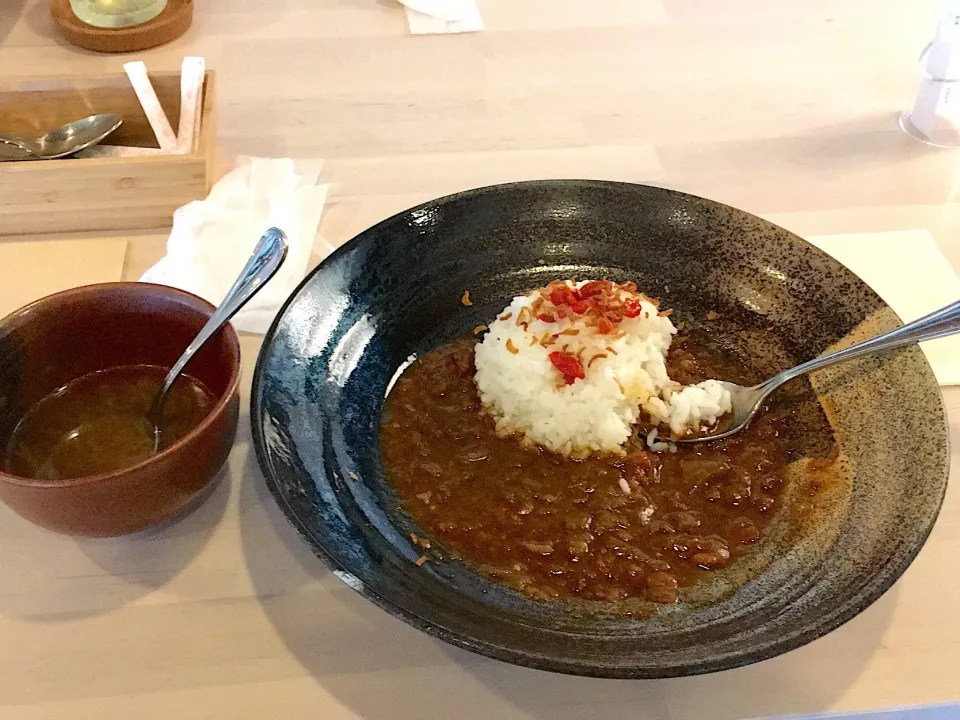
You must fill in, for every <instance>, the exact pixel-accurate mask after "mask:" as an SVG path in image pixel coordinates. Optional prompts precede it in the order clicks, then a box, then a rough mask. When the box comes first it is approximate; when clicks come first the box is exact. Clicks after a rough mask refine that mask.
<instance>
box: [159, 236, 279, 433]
mask: <svg viewBox="0 0 960 720" xmlns="http://www.w3.org/2000/svg"><path fill="white" fill-rule="evenodd" d="M286 257H287V236H286V235H285V234H284V232H283V230H280V229H279V228H275V227H273V228H270V229H269V230H267V231H266V232H265V233H264V234H263V235H262V236H261V237H260V240H259V242H257V245H256V247H255V248H254V249H253V252H252V253H251V255H250V259H249V260H247V264H246V265H244V267H243V270H241V271H240V275H239V276H238V277H237V280H236V282H234V284H233V287H231V288H230V290H229V291H228V292H227V294H226V296H225V297H224V298H223V301H222V302H221V303H220V304H219V305H218V306H217V310H216V312H214V314H213V315H211V316H210V319H209V320H208V321H207V323H206V325H204V326H203V328H201V330H200V332H199V333H197V336H196V337H195V338H194V339H193V340H192V341H191V342H190V344H189V345H187V347H186V349H185V350H184V351H183V354H182V355H180V357H179V358H178V359H177V361H176V362H175V363H174V364H173V367H171V368H170V371H169V372H168V373H167V375H166V377H165V378H164V379H163V383H161V385H160V389H159V390H157V394H156V395H154V397H153V402H152V403H151V404H150V411H149V412H148V413H147V418H146V420H147V422H148V423H149V424H150V432H151V433H152V435H153V451H154V452H156V451H157V450H158V449H159V448H160V445H161V441H162V437H161V436H162V431H161V427H162V420H163V406H164V403H165V402H166V400H167V396H168V395H169V393H170V388H172V387H173V384H174V383H175V382H176V380H177V378H178V377H179V376H180V373H182V372H183V370H184V368H185V367H186V366H187V363H189V362H190V360H191V359H192V358H193V356H194V355H196V353H197V351H198V350H199V349H200V348H201V347H203V345H204V344H205V343H206V342H207V341H208V340H209V339H210V338H212V337H213V336H214V335H216V334H217V331H219V330H220V328H222V327H223V326H224V325H226V324H227V323H228V322H229V321H230V318H232V317H233V316H234V315H236V314H237V312H238V311H239V310H240V308H242V307H243V306H244V305H246V303H247V301H249V300H250V298H252V297H253V296H254V295H256V294H257V293H258V292H260V290H261V288H263V286H264V285H266V284H267V281H269V280H270V278H272V277H273V276H274V275H275V274H276V272H277V270H279V269H280V266H281V265H282V264H283V261H284V260H285V259H286Z"/></svg>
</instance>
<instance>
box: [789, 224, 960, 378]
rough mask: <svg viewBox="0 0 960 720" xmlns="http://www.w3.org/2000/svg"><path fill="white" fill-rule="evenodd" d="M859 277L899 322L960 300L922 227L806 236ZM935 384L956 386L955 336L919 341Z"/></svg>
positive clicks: (956, 283)
mask: <svg viewBox="0 0 960 720" xmlns="http://www.w3.org/2000/svg"><path fill="white" fill-rule="evenodd" d="M807 240H809V241H810V242H811V243H812V244H814V245H816V246H817V247H818V248H820V249H821V250H823V251H824V252H826V253H829V254H830V255H832V256H833V257H834V258H836V259H837V260H839V261H840V262H841V263H843V264H844V265H846V266H847V267H848V268H850V269H851V270H852V271H853V272H855V273H856V274H857V275H858V276H860V277H861V278H862V279H863V281H864V282H865V283H867V285H869V286H870V287H871V288H873V290H874V291H875V292H876V293H877V295H879V296H880V297H881V298H883V300H884V302H886V303H887V304H888V305H889V306H890V307H892V308H893V310H894V312H896V313H897V315H899V316H900V318H901V319H902V320H903V321H904V322H910V321H911V320H916V319H917V318H919V317H923V316H924V315H926V314H928V313H930V312H933V311H934V310H937V309H939V308H941V307H943V306H944V305H949V304H950V303H952V302H955V301H957V300H960V278H957V274H956V272H955V271H954V269H953V266H952V265H951V264H950V261H949V260H947V259H946V258H945V257H944V256H943V253H942V252H940V248H939V247H937V243H936V241H935V240H934V239H933V236H932V235H930V233H929V232H928V231H926V230H900V231H895V232H882V233H859V234H854V235H821V236H818V237H810V238H807ZM920 347H921V348H923V352H924V353H925V354H926V356H927V360H929V361H930V365H931V367H933V372H934V374H935V375H936V376H937V381H938V382H939V383H940V384H941V385H960V335H955V336H953V337H948V338H940V339H939V340H931V341H929V342H925V343H921V344H920Z"/></svg>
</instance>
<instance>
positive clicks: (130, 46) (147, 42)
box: [50, 0, 193, 53]
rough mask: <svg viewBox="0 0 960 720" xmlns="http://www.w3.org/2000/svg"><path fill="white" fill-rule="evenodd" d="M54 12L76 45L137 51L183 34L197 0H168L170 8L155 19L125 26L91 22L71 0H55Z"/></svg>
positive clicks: (63, 30)
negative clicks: (84, 19)
mask: <svg viewBox="0 0 960 720" xmlns="http://www.w3.org/2000/svg"><path fill="white" fill-rule="evenodd" d="M50 14H51V15H53V20H54V22H55V23H56V24H57V27H59V28H60V32H61V34H62V35H63V37H65V38H66V39H67V40H68V41H69V42H71V43H73V44H74V45H78V46H80V47H82V48H86V49H87V50H96V51H97V52H108V53H121V52H136V51H137V50H146V49H147V48H152V47H156V46H157V45H163V44H164V43H168V42H170V41H171V40H173V39H175V38H178V37H180V36H181V35H183V33H185V32H186V31H187V28H189V27H190V23H192V22H193V0H167V7H166V8H164V10H163V12H162V13H160V14H159V15H157V17H155V18H154V19H153V20H151V21H150V22H145V23H143V24H142V25H132V26H130V27H125V28H98V27H93V26H92V25H87V24H86V23H85V22H82V21H81V20H80V19H79V18H78V17H77V16H76V15H74V14H73V10H72V9H71V8H70V0H52V4H51V7H50Z"/></svg>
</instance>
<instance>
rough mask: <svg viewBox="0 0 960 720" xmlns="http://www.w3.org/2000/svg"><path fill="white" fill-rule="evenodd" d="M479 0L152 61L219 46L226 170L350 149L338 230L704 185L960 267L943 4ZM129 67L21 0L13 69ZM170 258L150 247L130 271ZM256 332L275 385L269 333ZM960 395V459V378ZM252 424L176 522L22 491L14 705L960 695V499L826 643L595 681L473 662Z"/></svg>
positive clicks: (711, 192) (11, 579)
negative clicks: (98, 530)
mask: <svg viewBox="0 0 960 720" xmlns="http://www.w3.org/2000/svg"><path fill="white" fill-rule="evenodd" d="M479 4H480V7H481V10H482V12H483V15H484V19H485V21H486V24H487V31H486V32H484V33H480V34H477V35H470V36H457V37H430V38H413V37H410V36H409V35H407V31H406V27H405V22H404V16H403V11H402V10H401V9H400V7H399V6H398V5H393V4H391V3H390V2H388V1H387V0H379V1H378V0H370V1H367V0H311V1H309V2H308V1H307V0H277V1H276V2H273V3H263V2H260V1H259V0H232V1H228V0H205V2H203V3H200V4H198V6H197V8H196V19H195V23H194V27H193V28H192V29H191V30H190V32H189V33H188V34H187V35H186V36H185V37H184V38H182V39H180V40H178V41H176V42H175V43H173V44H171V45H170V46H168V47H164V48H158V49H156V50H152V51H149V52H146V53H143V54H142V55H141V56H140V57H141V59H144V60H145V61H146V62H147V64H148V66H149V67H150V68H151V70H175V69H176V68H178V67H179V63H180V58H181V57H182V56H183V55H185V54H188V53H191V54H192V53H196V54H203V55H205V56H206V57H207V62H208V66H209V67H212V68H214V69H216V70H217V71H218V80H219V82H220V88H219V92H218V97H219V98H220V106H219V117H218V122H219V125H220V129H219V145H220V148H221V150H222V151H223V156H224V157H225V158H229V157H231V156H233V155H236V154H237V153H248V154H263V155H274V156H275V155H283V154H292V155H297V156H316V157H323V158H325V159H326V160H327V166H326V171H325V174H326V175H327V177H329V179H330V180H332V181H334V182H336V183H337V184H338V185H337V191H336V193H335V195H334V196H333V197H332V198H331V201H330V203H329V206H328V207H327V209H326V211H325V213H324V217H323V221H322V223H321V232H322V233H323V234H324V236H325V237H326V238H327V239H328V240H330V241H331V242H333V243H335V244H339V243H341V242H343V241H345V240H347V239H349V238H350V237H351V236H352V235H353V234H355V233H356V232H358V231H360V230H362V229H364V228H365V227H367V226H369V225H371V224H373V223H374V222H376V221H378V220H380V219H382V218H384V217H386V216H388V215H390V214H392V213H394V212H397V211H399V210H402V209H403V208H405V207H408V206H410V205H412V204H414V203H417V202H421V201H423V200H427V199H429V198H431V197H434V196H436V195H438V194H440V193H444V192H450V191H454V190H458V189H462V188H466V187H471V186H477V185H481V184H485V183H489V182H498V181H501V180H512V179H520V178H534V177H548V176H566V177H578V176H579V177H603V178H615V179H624V180H635V181H647V182H655V183H658V184H663V185H668V186H671V187H676V188H678V189H681V190H686V191H690V192H696V193H700V194H703V195H707V196H709V197H714V198H716V199H719V200H723V201H726V202H731V203H734V204H736V205H739V206H740V207H743V208H744V209H746V210H749V211H752V212H756V213H759V214H762V215H764V216H765V217H768V218H769V219H771V220H773V221H774V222H777V223H779V224H781V225H784V226H785V227H788V228H790V229H791V230H794V231H795V232H798V233H800V234H805V235H813V234H830V233H848V232H871V231H883V230H896V229H912V228H921V227H925V228H928V229H930V231H931V232H932V233H933V235H934V237H935V238H936V239H937V240H938V242H939V244H940V247H941V249H943V251H944V253H945V254H946V255H947V257H948V258H950V260H951V261H952V262H953V264H954V266H955V267H960V241H958V240H957V238H958V237H960V212H958V205H957V204H956V203H955V200H956V198H955V195H956V183H957V168H958V162H957V160H958V156H957V154H955V153H953V152H949V151H948V152H942V151H933V150H929V149H927V148H924V147H922V146H919V145H917V144H915V143H914V142H913V141H911V140H910V139H908V138H906V137H904V136H903V135H901V134H900V133H899V131H898V130H897V128H896V123H895V120H896V116H897V113H898V112H899V111H900V110H902V109H903V108H905V107H907V106H908V105H909V104H910V102H911V101H912V95H913V93H914V92H915V89H916V82H917V75H916V64H915V59H916V56H917V54H918V53H919V50H920V48H921V47H922V46H923V44H924V42H926V40H927V38H928V36H929V33H930V30H931V28H932V23H933V19H934V10H935V8H934V5H933V3H929V4H921V5H920V6H918V5H917V3H913V2H909V1H908V0H890V1H888V2H882V3H878V2H868V1H867V0H850V1H849V2H843V3H840V2H836V0H809V1H808V2H804V3H772V2H760V1H759V0H725V1H724V2H711V1H710V0H663V1H661V0H608V1H605V2H602V3H600V2H588V1H587V0H479ZM11 19H12V22H11ZM4 36H5V39H4ZM127 59H128V58H126V57H108V56H98V55H93V54H90V53H86V52H83V51H79V50H76V49H73V48H70V47H68V46H65V45H63V44H62V43H60V42H59V41H58V40H57V39H56V37H55V35H54V34H53V29H52V26H51V24H50V23H49V21H48V18H47V17H46V8H45V7H43V4H42V3H41V2H37V1H35V0H12V2H11V0H7V2H6V3H3V5H2V6H0V77H7V78H15V77H22V76H28V75H36V74H38V73H63V72H70V73H76V74H88V73H103V72H116V71H118V70H119V69H120V64H121V63H122V62H123V61H125V60H127ZM221 169H222V167H221ZM0 232H3V229H2V228H0ZM89 237H90V238H92V239H94V238H97V237H102V234H101V233H92V234H91V235H90V236H89ZM163 245H164V237H163V235H162V234H153V235H150V234H143V235H141V236H139V237H137V238H135V239H133V240H130V248H129V252H128V254H127V258H126V266H125V270H124V272H125V275H126V277H128V278H136V277H138V276H139V274H140V273H141V272H142V271H143V270H144V269H145V268H146V267H148V266H149V265H150V264H151V263H152V262H154V261H155V260H156V259H157V258H158V257H160V255H161V254H162V252H163ZM90 262H91V263H94V262H96V259H95V258H91V259H90ZM13 282H20V283H30V282H32V281H31V279H30V276H29V274H27V275H22V276H19V275H18V276H16V277H14V278H13ZM242 344H243V351H244V357H245V372H244V385H243V393H244V400H246V398H247V397H248V395H247V394H248V391H249V390H248V389H249V381H250V376H251V372H252V366H253V361H254V357H255V353H256V350H257V348H258V345H259V341H258V339H257V338H255V337H252V336H249V337H244V338H243V339H242ZM944 394H945V398H946V402H947V407H948V413H949V415H950V422H951V426H950V433H951V440H952V443H953V447H954V448H957V447H960V389H957V388H948V389H947V390H946V391H945V393H944ZM247 423H248V420H247V419H246V416H244V419H243V425H242V427H241V430H240V434H239V439H238V443H237V446H236V448H235V449H234V451H233V454H232V455H231V459H230V466H229V475H228V476H227V477H226V478H225V482H224V483H223V484H222V485H221V486H220V487H219V489H218V490H217V492H216V493H215V495H214V496H213V497H212V498H211V499H210V500H208V502H207V503H206V504H204V505H203V506H202V507H200V508H199V509H198V510H197V512H195V513H194V514H193V515H190V516H188V517H187V518H185V519H183V520H182V521H181V522H179V523H177V524H175V525H172V526H170V527H167V528H164V529H162V530H158V531H154V532H152V533H148V534H146V535H143V536H139V537H134V538H125V539H118V540H108V541H77V540H71V539H67V538H60V537H56V536H53V535H50V534H48V533H45V532H43V531H40V530H38V529H36V528H33V527H31V526H29V525H28V524H27V523H25V522H23V521H21V520H20V519H18V518H17V517H15V516H13V515H12V513H10V512H9V511H8V510H6V509H5V508H0V639H2V642H0V717H2V718H4V720H6V719H7V718H10V719H11V720H26V719H28V718H29V719H34V720H41V719H42V720H50V719H52V720H58V719H59V718H64V719H67V718H69V719H70V720H88V719H90V720H93V719H96V720H101V719H102V718H148V719H152V718H156V719H160V718H164V719H166V718H170V717H176V718H180V719H182V720H195V719H198V718H237V719H240V720H243V719H245V718H251V719H252V718H262V717H282V718H317V717H320V718H327V719H330V720H340V719H344V720H346V719H350V720H356V719H357V718H365V719H366V720H423V719H425V718H450V717H457V718H464V719H469V718H478V719H479V718H493V717H496V718H537V719H538V720H540V719H543V720H547V719H548V718H549V719H550V720H564V719H566V718H569V719H571V720H572V719H573V718H583V717H591V718H596V719H597V720H605V719H607V718H610V719H614V718H616V719H617V720H621V719H622V718H657V719H658V720H659V719H664V720H724V719H733V718H750V717H759V716H765V715H773V714H778V713H790V712H813V711H824V710H828V709H865V708H875V707H884V706H892V705H908V704H919V703H932V702H940V701H948V700H958V699H960V683H958V682H957V679H956V672H955V670H954V667H955V665H956V657H957V656H958V655H960V623H957V622H956V616H957V613H958V612H960V580H958V574H957V568H958V567H960V495H958V493H960V491H958V490H957V489H956V488H952V489H951V490H950V491H949V492H948V495H947V499H946V502H945V504H944V508H943V511H942V513H941V517H940V519H939V521H938V523H937V526H936V528H935V530H934V532H933V535H932V536H931V538H930V540H929V541H928V542H927V544H926V546H925V547H924V549H923V551H922V552H921V553H920V556H919V557H918V558H917V560H916V561H915V562H914V564H913V565H912V566H911V568H910V569H909V570H908V571H907V573H906V574H905V576H904V577H903V579H902V580H901V581H900V582H898V583H897V584H896V585H895V586H894V587H893V588H892V589H891V590H890V591H889V592H888V593H887V594H886V595H884V597H882V598H881V599H880V600H879V601H878V602H877V603H875V604H874V605H873V606H871V607H870V608H868V609H867V610H866V611H864V612H863V613H862V614H861V615H860V616H858V617H857V618H855V619H854V620H852V621H851V622H849V623H848V624H847V625H845V626H843V627H842V628H840V629H839V630H837V631H835V632H833V633H831V634H830V635H828V636H827V637H825V638H822V639H820V640H817V641H815V642H813V643H811V644H810V645H808V646H806V647H804V648H801V649H799V650H797V651H795V652H792V653H789V654H787V655H785V656H782V657H779V658H775V659H773V660H770V661H767V662H764V663H760V664H758V665H755V666H752V667H748V668H743V669H740V670H736V671H732V672H729V673H721V674H717V675H712V676H707V677H700V678H686V679H677V680H665V681H650V682H627V681H600V680H590V679H580V678H566V677H561V676H556V675H550V674H547V673H541V672H537V671H532V670H524V669H520V668H515V667H512V666H509V665H504V664H502V663H498V662H495V661H492V660H486V659H484V658H480V657H476V656H473V655H471V654H469V653H466V652H462V651H459V650H456V649H453V648H451V647H449V646H446V645H444V644H442V643H439V642H437V641H435V640H432V639H430V638H428V637H426V636H425V635H423V634H421V633H419V632H417V631H415V630H412V629H411V628H409V627H407V626H406V625H404V624H403V623H401V622H399V621H397V620H395V619H393V618H392V617H390V616H388V615H387V614H385V613H383V612H381V611H380V610H378V609H377V608H375V607H373V606H372V605H371V604H370V603H368V602H366V601H364V600H362V599H361V598H359V597H358V596H357V595H356V594H354V593H353V592H352V591H350V590H349V589H347V588H346V587H345V586H343V585H342V584H341V583H340V582H339V581H338V580H336V579H335V578H334V577H333V576H332V575H331V574H330V573H329V572H328V571H327V570H325V569H324V567H323V565H322V564H321V563H320V562H319V561H318V560H316V559H315V558H314V557H312V556H311V555H310V553H309V552H308V551H307V550H306V549H305V548H304V547H303V545H302V543H301V542H300V541H299V540H298V538H297V537H296V536H295V534H294V532H293V531H292V530H291V529H290V528H289V527H288V526H287V524H286V523H285V522H284V520H283V519H282V517H281V515H280V513H279V511H278V510H277V508H276V507H275V505H274V504H273V502H272V500H271V499H270V498H269V496H268V494H267V492H266V490H265V488H264V485H263V482H262V480H261V478H260V475H259V472H258V471H257V469H256V466H255V462H254V460H253V458H252V455H251V448H250V439H249V429H248V426H247ZM952 462H953V470H954V473H953V474H954V477H956V470H957V466H958V463H960V451H958V450H954V453H953V458H952Z"/></svg>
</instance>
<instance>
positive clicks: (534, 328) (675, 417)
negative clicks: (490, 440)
mask: <svg viewBox="0 0 960 720" xmlns="http://www.w3.org/2000/svg"><path fill="white" fill-rule="evenodd" d="M584 284H585V282H580V283H574V282H573V281H568V282H567V286H568V287H570V288H572V289H573V288H579V287H582V286H583V285H584ZM623 292H624V293H626V292H627V291H623ZM540 297H541V296H540V290H539V289H537V290H534V291H532V292H531V293H529V294H527V295H524V296H520V297H516V298H514V300H513V302H511V303H510V305H508V306H507V307H506V308H505V309H504V311H503V312H502V313H500V315H499V316H498V318H497V319H496V320H495V321H494V322H492V323H491V324H490V326H489V330H488V332H487V334H486V336H485V337H484V339H483V341H482V342H480V343H478V344H477V346H476V368H477V373H476V383H477V388H478V390H479V393H480V399H481V402H482V403H483V405H484V407H485V409H486V411H487V412H489V413H491V415H492V416H493V417H494V418H495V419H496V423H497V425H496V429H497V432H498V433H499V434H501V435H511V434H515V433H519V434H521V435H522V436H523V437H524V438H525V439H526V440H527V441H530V442H533V443H538V444H540V445H542V446H543V447H545V448H547V449H548V450H551V451H553V452H557V453H560V454H563V455H572V456H579V457H582V456H586V455H588V454H591V453H595V452H601V453H602V452H611V453H622V452H623V450H622V446H623V444H624V443H625V442H626V441H627V439H628V438H629V437H630V434H631V433H632V431H633V426H634V424H635V423H636V422H637V421H638V420H639V419H640V414H641V411H645V412H646V413H647V414H648V415H649V416H650V418H651V419H652V421H653V422H654V423H655V424H665V425H668V426H669V427H670V430H671V431H672V432H673V433H674V434H675V435H676V436H680V435H682V434H684V433H686V432H688V431H691V430H693V431H695V430H698V429H699V428H700V427H701V426H704V425H710V424H712V423H714V422H716V420H717V418H718V417H719V416H720V415H722V414H723V413H725V412H729V410H730V394H729V392H728V391H727V390H726V389H725V388H723V386H722V385H720V383H718V382H717V381H715V380H707V381H706V382H702V383H699V384H698V385H695V386H688V387H683V386H681V385H680V384H679V383H676V382H673V381H672V380H670V378H669V377H668V376H667V369H666V364H665V359H666V355H667V351H668V350H669V348H670V342H671V340H672V338H673V336H674V335H675V334H676V332H677V329H676V327H674V325H673V323H672V322H671V321H670V319H669V318H668V317H664V316H661V315H658V310H657V307H656V306H655V305H654V304H653V303H652V302H650V301H649V300H648V299H647V298H646V297H645V296H643V295H641V294H636V295H634V294H630V297H634V298H636V299H637V300H638V301H639V302H640V314H639V315H638V316H637V317H635V318H629V317H624V318H623V320H622V321H620V323H619V325H618V326H617V328H616V332H613V333H610V334H600V333H599V332H598V331H597V328H596V327H594V326H589V325H588V324H587V323H585V321H584V318H583V317H582V316H579V315H574V314H572V313H571V314H570V315H569V316H568V317H567V318H563V319H561V318H559V317H557V318H556V319H555V321H554V322H544V321H543V320H540V319H539V318H536V317H533V316H532V312H531V310H530V307H531V305H532V304H533V303H534V302H535V301H536V300H537V299H538V298H540ZM624 297H626V295H624ZM525 307H526V308H528V309H527V310H526V311H523V308H525ZM522 311H523V313H524V314H523V315H522V316H521V312H522ZM521 317H522V318H523V320H525V321H528V322H524V323H523V324H520V323H518V318H521ZM572 330H577V333H576V334H563V331H572ZM545 336H548V337H551V338H552V339H550V340H546V342H547V343H550V344H548V345H547V346H544V345H543V344H541V341H543V340H544V338H545ZM560 350H563V351H565V352H567V353H569V354H571V355H575V356H578V357H580V358H581V361H582V366H583V368H584V374H585V376H586V377H585V378H583V379H577V380H575V381H574V382H572V383H571V384H565V383H564V379H563V376H562V375H561V373H560V371H559V370H557V369H556V368H555V367H554V366H553V364H552V363H551V361H550V353H551V352H554V351H560ZM514 351H515V352H514ZM591 359H592V362H591ZM664 439H666V438H664ZM657 445H658V447H656V448H655V449H658V450H659V449H665V447H664V448H661V447H659V446H666V445H667V443H664V442H660V443H658V444H657Z"/></svg>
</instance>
